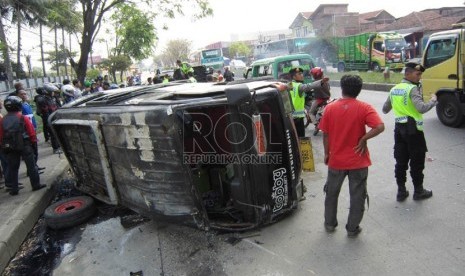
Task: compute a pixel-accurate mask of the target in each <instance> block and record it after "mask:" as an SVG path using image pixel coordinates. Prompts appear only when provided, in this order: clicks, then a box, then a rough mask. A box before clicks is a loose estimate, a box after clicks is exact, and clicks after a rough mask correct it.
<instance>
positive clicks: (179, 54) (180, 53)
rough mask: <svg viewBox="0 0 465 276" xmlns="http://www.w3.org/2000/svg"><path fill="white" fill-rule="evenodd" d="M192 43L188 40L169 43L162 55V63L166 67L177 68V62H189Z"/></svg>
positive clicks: (176, 40)
mask: <svg viewBox="0 0 465 276" xmlns="http://www.w3.org/2000/svg"><path fill="white" fill-rule="evenodd" d="M191 44H192V42H191V41H189V40H187V39H175V40H170V41H168V44H167V45H166V48H165V49H164V50H163V52H162V54H161V61H162V63H163V64H164V67H171V66H175V64H176V60H178V59H180V60H183V61H185V60H187V58H188V56H189V53H190V52H191V48H192V47H191Z"/></svg>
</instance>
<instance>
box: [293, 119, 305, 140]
mask: <svg viewBox="0 0 465 276" xmlns="http://www.w3.org/2000/svg"><path fill="white" fill-rule="evenodd" d="M294 125H295V129H296V130H297V135H298V136H299V138H300V137H305V124H304V118H294Z"/></svg>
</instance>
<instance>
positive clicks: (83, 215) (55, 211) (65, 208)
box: [44, 196, 95, 229]
mask: <svg viewBox="0 0 465 276" xmlns="http://www.w3.org/2000/svg"><path fill="white" fill-rule="evenodd" d="M94 213H95V204H94V200H93V199H92V198H91V197H89V196H76V197H70V198H66V199H63V200H60V201H58V202H56V203H54V204H52V205H50V206H49V207H47V209H45V213H44V218H45V223H46V224H47V226H48V227H50V228H52V229H63V228H68V227H72V226H76V225H79V224H81V223H83V222H85V221H86V220H87V219H89V218H90V217H91V216H92V215H93V214H94Z"/></svg>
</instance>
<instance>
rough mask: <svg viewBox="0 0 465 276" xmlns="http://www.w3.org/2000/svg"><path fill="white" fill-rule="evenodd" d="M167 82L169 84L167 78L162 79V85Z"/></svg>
mask: <svg viewBox="0 0 465 276" xmlns="http://www.w3.org/2000/svg"><path fill="white" fill-rule="evenodd" d="M168 82H170V79H168V78H164V79H163V81H162V83H168Z"/></svg>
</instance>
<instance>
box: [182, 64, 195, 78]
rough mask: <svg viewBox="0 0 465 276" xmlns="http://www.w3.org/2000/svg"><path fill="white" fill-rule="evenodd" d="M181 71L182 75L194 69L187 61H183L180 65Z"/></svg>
mask: <svg viewBox="0 0 465 276" xmlns="http://www.w3.org/2000/svg"><path fill="white" fill-rule="evenodd" d="M181 71H182V73H183V74H184V75H187V73H188V72H192V73H194V69H193V68H192V67H191V66H190V65H189V64H187V63H185V62H183V63H182V65H181Z"/></svg>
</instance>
